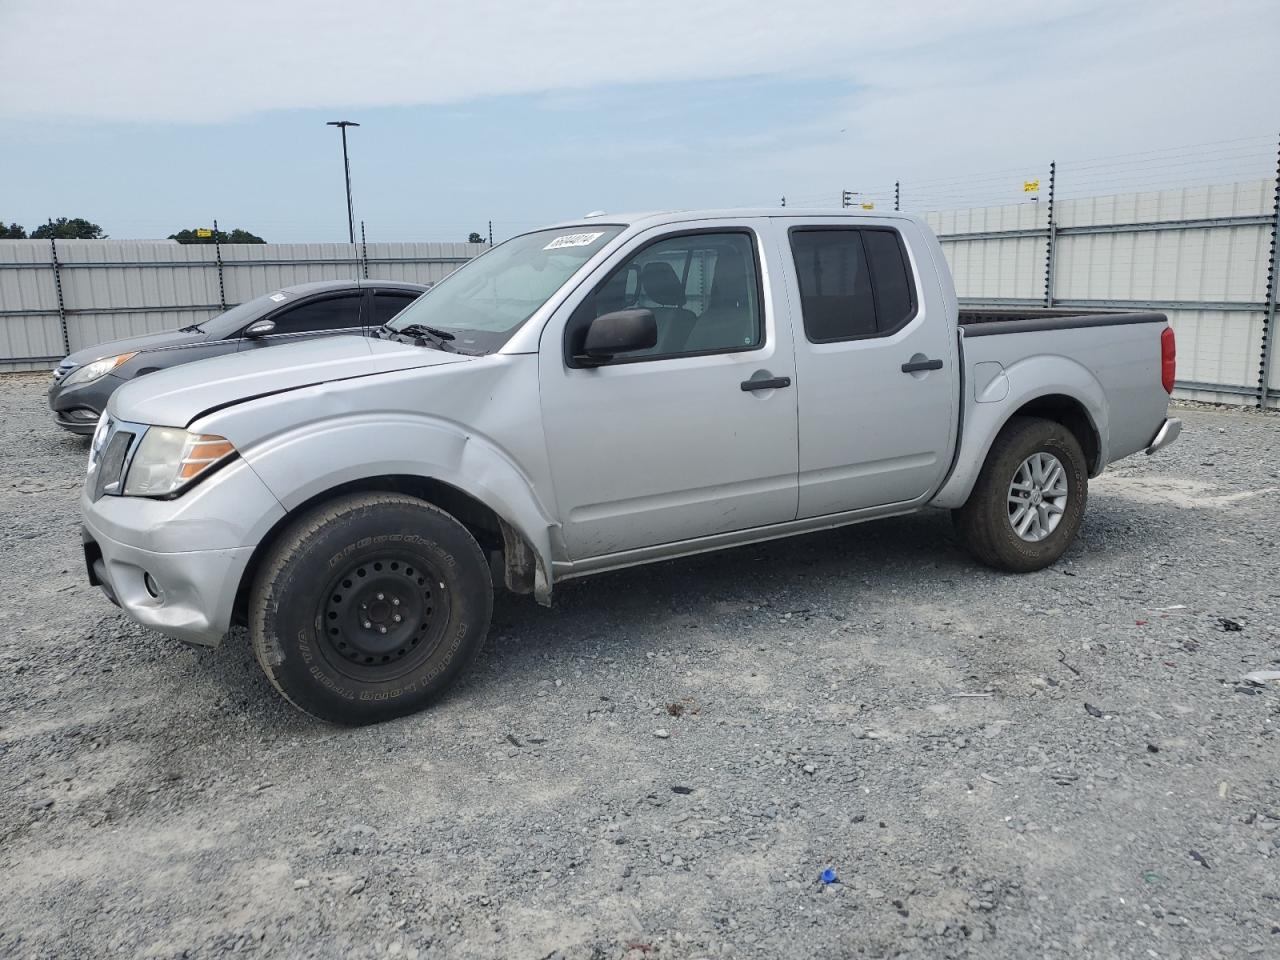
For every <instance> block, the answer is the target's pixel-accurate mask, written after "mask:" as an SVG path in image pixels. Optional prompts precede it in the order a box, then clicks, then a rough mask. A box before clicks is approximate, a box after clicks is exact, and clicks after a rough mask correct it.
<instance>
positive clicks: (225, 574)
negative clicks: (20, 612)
mask: <svg viewBox="0 0 1280 960" xmlns="http://www.w3.org/2000/svg"><path fill="white" fill-rule="evenodd" d="M81 533H82V536H83V539H84V548H85V565H86V566H87V567H88V574H89V582H90V583H91V584H93V585H94V586H97V587H100V588H101V589H102V592H103V593H105V594H106V596H107V599H108V600H110V601H111V602H112V603H114V604H115V605H116V606H118V607H120V608H121V609H122V610H124V612H125V613H127V614H129V616H131V617H132V618H133V619H134V620H137V621H138V622H139V623H140V624H142V625H143V626H145V627H150V628H151V629H153V630H156V631H158V632H160V633H163V634H165V635H166V636H169V637H174V638H175V639H178V640H185V641H186V642H187V643H194V644H199V645H200V646H204V647H216V646H217V645H218V644H219V643H221V642H222V638H223V637H225V636H226V634H227V630H229V629H230V627H231V615H232V612H233V608H234V605H235V599H236V593H237V591H238V590H239V588H240V578H241V576H242V575H243V574H244V571H245V568H246V567H247V566H248V564H249V558H250V557H251V556H252V555H253V547H238V548H235V549H231V550H192V551H188V552H186V553H155V552H153V551H150V550H143V549H140V548H138V547H131V546H129V544H127V543H121V542H120V541H118V540H112V539H111V538H110V537H108V536H105V535H104V534H103V533H102V532H101V531H99V530H95V529H94V528H93V527H91V526H90V525H89V524H88V523H85V524H84V526H83V527H82V530H81ZM148 578H149V582H150V584H152V585H154V588H155V590H156V592H154V593H153V592H152V588H151V587H150V586H148Z"/></svg>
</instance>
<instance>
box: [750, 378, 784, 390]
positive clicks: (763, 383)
mask: <svg viewBox="0 0 1280 960" xmlns="http://www.w3.org/2000/svg"><path fill="white" fill-rule="evenodd" d="M789 386H791V378H790V377H766V378H765V379H763V380H743V381H742V389H743V390H777V389H778V388H779V387H789Z"/></svg>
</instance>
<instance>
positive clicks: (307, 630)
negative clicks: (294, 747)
mask: <svg viewBox="0 0 1280 960" xmlns="http://www.w3.org/2000/svg"><path fill="white" fill-rule="evenodd" d="M492 610H493V584H492V581H491V580H490V576H489V565H488V563H487V562H486V561H485V558H484V554H483V552H482V551H481V550H480V546H479V544H477V543H476V541H475V538H474V537H472V536H471V534H470V532H468V531H467V529H466V528H465V527H463V526H462V524H460V523H458V521H457V520H455V519H454V518H453V517H451V516H450V515H449V514H447V513H445V512H444V511H443V510H440V509H439V508H437V507H434V506H432V505H431V504H429V503H426V502H425V501H422V500H419V499H417V498H415V497H409V496H404V495H400V494H387V493H377V494H356V495H352V496H346V497H342V498H341V499H338V500H334V501H332V502H330V503H326V504H324V505H323V506H321V507H318V508H317V509H315V510H313V511H311V512H309V513H307V514H305V515H304V516H302V517H301V518H300V519H299V520H298V521H297V522H296V523H295V524H293V526H291V527H289V528H288V529H287V530H286V531H285V532H284V533H283V534H282V535H281V536H280V538H279V539H278V540H277V542H276V543H275V545H274V546H273V547H272V549H271V550H270V552H269V553H268V554H267V556H266V557H265V559H264V560H263V563H262V566H261V568H260V569H259V571H258V574H257V576H256V577H255V578H254V583H253V588H252V591H251V594H250V601H249V632H250V637H251V639H252V641H253V650H254V654H255V655H256V656H257V658H258V663H259V664H260V665H261V666H262V669H263V671H264V672H265V673H266V675H267V678H268V679H269V680H270V681H271V683H272V685H274V686H275V688H276V689H277V690H279V691H280V693H281V694H282V695H283V696H284V697H285V699H287V700H288V701H289V702H290V703H292V704H293V705H294V706H296V707H297V708H298V709H300V710H302V711H304V712H306V713H309V714H311V715H312V716H315V717H319V718H320V719H322V720H329V721H332V722H334V723H342V724H351V725H356V724H365V723H376V722H377V721H380V720H386V719H389V718H391V717H398V716H403V715H404V714H407V713H413V712H414V711H417V710H421V709H422V708H423V707H425V706H427V705H428V704H430V703H431V702H432V701H433V700H435V699H436V698H437V697H438V696H439V695H440V694H442V693H443V692H444V691H445V690H447V689H448V688H449V687H450V686H451V685H452V684H453V683H454V682H455V681H456V680H457V679H458V678H459V677H460V676H461V675H462V673H463V672H464V671H465V670H466V668H467V667H468V666H469V665H470V664H471V663H472V662H473V661H474V660H475V658H476V656H477V655H478V654H479V652H480V649H481V647H482V646H483V643H484V638H485V634H486V633H487V632H488V630H489V617H490V615H491V613H492Z"/></svg>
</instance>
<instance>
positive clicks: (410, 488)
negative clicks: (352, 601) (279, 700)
mask: <svg viewBox="0 0 1280 960" xmlns="http://www.w3.org/2000/svg"><path fill="white" fill-rule="evenodd" d="M379 491H381V492H386V493H404V494H408V495H409V496H413V497H418V498H419V499H422V500H425V501H427V502H428V503H432V504H434V505H435V506H437V507H439V508H440V509H442V510H444V511H446V512H447V513H449V514H451V515H452V516H453V517H454V519H456V520H457V521H458V522H459V523H461V524H462V525H463V526H464V527H466V528H467V530H468V531H469V532H470V533H471V535H472V536H473V537H475V538H476V542H477V543H478V544H480V549H481V550H482V551H484V554H485V556H492V555H493V554H494V553H495V552H496V553H498V554H499V555H500V556H505V555H506V554H507V550H506V543H505V540H504V536H511V533H507V534H505V535H504V532H503V529H502V528H503V526H504V523H503V521H502V519H501V518H500V517H499V516H498V514H496V513H494V511H493V510H492V509H490V508H489V507H487V506H485V505H484V504H483V503H481V502H480V501H479V500H477V499H475V498H474V497H472V496H470V495H469V494H466V493H464V492H463V491H461V490H459V489H458V488H457V487H454V486H451V485H449V484H447V483H444V482H443V481H440V480H434V479H432V478H430V477H415V476H402V475H394V476H383V477H365V478H363V479H360V480H353V481H351V482H350V483H344V484H342V485H340V486H337V487H333V488H332V489H330V490H326V491H324V492H323V493H319V494H316V496H314V497H312V498H311V499H310V500H307V501H306V502H304V503H301V504H299V505H298V506H297V507H295V508H294V509H293V510H290V511H289V512H288V513H287V514H285V515H284V516H283V517H281V518H280V520H279V521H277V522H276V525H275V526H273V527H272V528H271V529H270V530H269V531H268V532H267V535H266V536H265V537H263V538H262V540H261V542H260V543H259V544H258V546H257V548H256V549H255V550H254V551H253V556H251V557H250V558H249V564H248V566H246V567H245V571H244V574H243V575H242V576H241V577H240V586H239V588H238V590H237V591H236V604H235V608H234V610H233V612H232V622H233V623H237V624H241V625H243V624H244V623H245V622H246V612H247V610H248V604H249V590H250V588H251V587H252V585H253V579H254V577H256V576H257V574H258V567H259V565H260V564H261V562H262V558H263V556H264V555H265V554H266V552H267V551H268V550H269V549H270V547H271V544H272V543H274V542H275V540H276V538H277V537H279V535H280V533H281V531H282V530H284V529H285V528H286V527H288V526H289V525H290V524H291V523H293V522H294V521H295V520H297V519H298V517H299V516H300V515H301V514H303V513H304V512H306V511H308V510H311V509H312V508H314V507H316V506H318V505H320V504H322V503H325V502H327V501H329V500H333V499H335V498H337V497H341V496H345V495H346V494H349V493H375V492H379ZM507 529H508V531H510V530H511V528H510V527H508V528H507ZM517 536H518V535H517ZM511 552H512V553H522V554H523V557H524V558H528V562H532V559H531V558H532V553H531V552H530V551H527V550H526V551H523V552H522V551H511ZM498 573H501V570H499V571H498ZM527 577H528V580H529V582H530V583H532V578H533V573H532V571H531V570H530V571H527ZM502 579H503V578H502V577H501V576H495V581H497V582H502ZM508 582H510V576H508Z"/></svg>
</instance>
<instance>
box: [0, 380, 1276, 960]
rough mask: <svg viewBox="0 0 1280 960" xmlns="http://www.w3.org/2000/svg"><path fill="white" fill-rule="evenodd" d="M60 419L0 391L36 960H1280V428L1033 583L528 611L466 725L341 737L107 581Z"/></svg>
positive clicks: (6, 758)
mask: <svg viewBox="0 0 1280 960" xmlns="http://www.w3.org/2000/svg"><path fill="white" fill-rule="evenodd" d="M43 389H44V381H43V379H42V378H31V377H10V378H7V379H0V424H2V425H3V426H2V435H3V437H4V441H5V454H6V455H5V457H4V459H3V461H0V491H2V494H0V510H2V512H3V527H2V529H0V536H2V537H3V544H4V550H3V554H2V555H0V570H2V571H3V577H4V582H5V583H7V584H9V588H8V591H7V599H6V600H5V602H4V604H3V609H0V626H2V629H0V783H3V785H4V790H3V791H2V794H0V955H2V956H6V957H8V956H13V957H91V956H108V955H110V956H129V957H133V956H145V957H208V956H218V955H221V954H223V953H230V952H249V953H255V952H256V953H257V954H260V955H264V956H273V957H274V956H316V957H331V956H333V957H336V956H343V957H372V956H398V957H423V958H434V957H468V958H469V957H477V958H482V957H483V958H488V957H502V958H507V957H511V958H530V960H538V958H547V957H555V958H560V957H563V958H566V960H578V958H582V960H587V958H617V957H625V958H628V960H651V958H655V957H657V958H661V957H721V956H726V957H761V958H776V957H812V956H823V957H846V956H866V957H889V956H899V955H904V954H911V955H915V956H920V957H930V958H933V957H956V956H965V957H1007V958H1029V957H1042V956H1043V957H1108V958H1110V957H1144V958H1145V957H1243V956H1254V955H1256V956H1269V957H1278V956H1280V762H1278V761H1280V733H1278V732H1277V730H1278V728H1280V684H1274V683H1273V684H1270V685H1269V686H1266V687H1263V686H1257V685H1252V684H1249V683H1246V682H1242V681H1241V679H1240V678H1241V677H1242V675H1243V674H1244V673H1245V672H1247V671H1250V670H1259V669H1273V670H1274V669H1277V668H1280V615H1278V614H1277V610H1278V609H1280V603H1278V602H1277V601H1278V600H1280V581H1278V580H1277V562H1278V561H1280V549H1278V546H1277V543H1278V541H1280V506H1278V505H1280V467H1278V465H1280V418H1277V417H1272V416H1261V415H1258V414H1256V413H1247V412H1226V411H1221V410H1209V409H1202V408H1200V409H1191V408H1187V409H1184V410H1183V411H1182V413H1181V415H1182V416H1183V417H1184V419H1185V421H1186V424H1187V429H1186V431H1185V432H1184V434H1183V438H1182V440H1181V441H1180V442H1179V443H1178V444H1176V445H1175V446H1174V447H1173V448H1172V449H1171V450H1169V451H1167V452H1166V453H1163V454H1161V455H1159V456H1157V457H1154V458H1146V457H1138V458H1134V459H1132V460H1130V461H1127V462H1125V463H1122V464H1119V465H1117V466H1116V467H1115V468H1113V469H1112V470H1111V471H1109V472H1108V474H1107V476H1106V477H1105V478H1103V479H1102V480H1100V481H1098V482H1096V483H1095V484H1094V487H1093V490H1092V491H1091V498H1090V504H1089V512H1088V516H1087V518H1086V520H1085V523H1084V527H1083V529H1082V531H1081V535H1080V538H1079V540H1078V542H1077V543H1076V545H1075V546H1074V547H1073V549H1072V550H1071V551H1070V553H1069V554H1068V556H1067V558H1066V559H1065V560H1064V561H1063V562H1062V563H1061V564H1059V565H1058V566H1057V567H1055V568H1053V569H1050V570H1047V571H1044V572H1041V573H1038V574H1033V575H1030V576H1024V577H1015V576H1008V575H1001V574H997V573H994V572H991V571H988V570H985V569H982V568H979V567H976V566H975V565H974V564H973V563H971V562H970V561H969V560H968V559H967V558H966V557H965V556H964V555H963V554H961V553H960V552H959V550H958V549H957V548H956V545H955V542H954V539H953V537H952V534H951V528H950V524H949V521H948V518H947V517H946V516H944V515H942V514H938V513H929V514H927V515H922V516H918V517H913V518H907V519H898V520H892V521H883V522H879V523H874V524H870V525H867V526H863V527H855V528H851V529H847V530H843V531H837V532H832V533H826V534H819V535H813V536H809V537H805V538H801V539H797V540H792V541H786V542H779V543H773V544H768V545H765V546H756V547H748V548H743V549H739V550H735V551H731V552H726V553H722V554H717V555H711V556H704V557H699V558H696V559H691V560H684V561H677V562H671V563H664V564H661V565H658V566H653V567H649V568H646V569H641V570H637V571H631V572H624V573H616V574H606V575H603V576H600V577H597V578H594V579H590V580H586V581H580V582H576V583H573V584H570V585H566V586H565V587H564V588H563V589H561V590H559V592H558V594H557V599H556V604H555V607H554V609H551V610H545V609H542V608H539V607H537V606H535V605H534V604H533V603H532V602H529V601H527V600H524V599H520V598H506V597H503V598H499V601H498V606H497V610H496V613H495V621H494V629H493V633H492V635H491V641H490V644H489V646H488V648H487V651H486V653H485V654H484V655H483V656H482V658H481V660H480V662H479V665H478V667H477V668H476V670H475V671H474V673H473V674H472V675H471V676H470V677H469V678H468V680H467V681H466V682H465V683H464V684H463V685H462V686H461V687H460V688H459V689H458V691H457V692H456V693H455V694H454V695H453V696H451V697H450V698H448V699H447V700H446V701H445V702H444V703H442V704H440V705H439V706H438V707H436V708H435V709H433V710H431V711H429V712H427V713H424V714H421V715H419V716H415V717H411V718H409V719H406V720H402V721H397V722H394V723H388V724H385V725H382V726H379V727H376V728H372V729H360V730H343V729H338V728H334V727H329V726H325V725H322V724H319V723H316V722H313V721H311V720H309V719H307V718H306V717H304V716H302V715H300V714H298V713H295V712H294V711H293V710H292V709H291V708H290V707H288V706H287V705H286V704H285V703H283V702H282V701H281V700H280V699H279V698H278V697H276V696H275V695H274V694H273V692H272V690H271V689H270V687H269V686H268V684H267V682H266V681H265V679H264V678H263V677H262V676H261V675H260V673H259V671H258V669H257V666H256V664H255V663H254V661H253V659H252V655H251V653H250V650H249V647H248V644H247V641H246V638H245V637H244V636H243V635H240V634H233V636H232V638H231V640H230V641H229V642H228V643H226V644H224V645H223V647H222V648H220V649H218V650H213V651H201V650H194V649H190V648H187V647H184V646H182V645H181V644H178V643H176V642H172V641H168V640H165V639H163V638H161V637H160V636H158V635H156V634H153V633H150V632H148V631H147V630H144V629H142V628H140V627H138V626H135V625H134V624H132V623H131V622H130V621H128V620H126V619H125V618H124V617H123V616H121V615H120V614H119V613H117V612H116V611H115V609H114V608H113V607H111V606H110V605H109V604H108V603H107V602H106V600H105V599H103V598H102V597H101V596H99V595H98V593H97V592H96V591H95V590H93V589H91V588H90V587H89V586H88V585H87V584H86V581H85V576H84V573H83V570H82V569H81V567H82V560H81V554H80V546H79V540H78V534H77V516H76V509H75V501H76V497H77V491H78V486H79V481H80V477H81V475H82V470H83V461H84V457H85V445H84V442H83V441H79V440H76V439H73V438H70V437H66V436H62V435H59V433H58V432H57V431H56V430H55V429H54V427H53V425H52V423H51V422H50V419H49V417H48V415H47V411H46V410H45V409H44V407H43ZM826 868H831V869H833V870H835V871H836V872H837V874H838V877H839V882H837V883H834V884H830V885H826V886H824V885H823V884H822V883H821V882H820V881H819V875H820V873H821V872H822V871H823V870H824V869H826Z"/></svg>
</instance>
